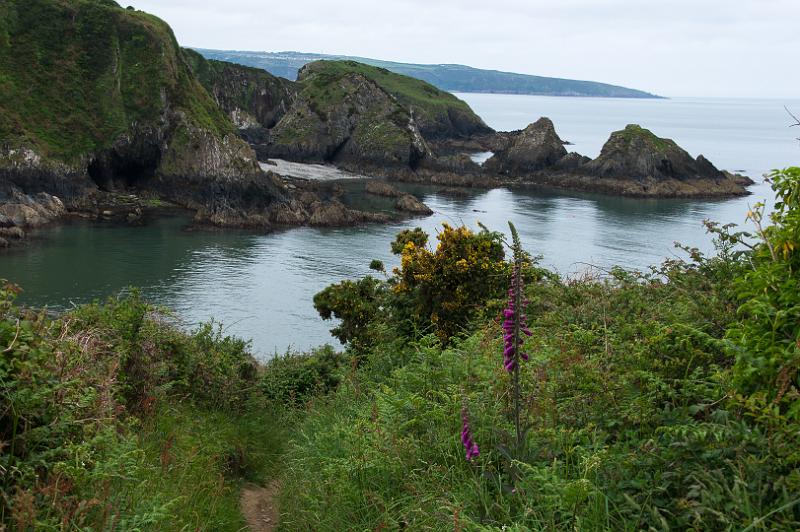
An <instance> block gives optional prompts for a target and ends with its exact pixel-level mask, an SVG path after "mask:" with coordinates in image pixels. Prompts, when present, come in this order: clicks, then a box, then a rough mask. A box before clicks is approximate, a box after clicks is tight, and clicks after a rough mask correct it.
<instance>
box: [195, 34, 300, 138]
mask: <svg viewBox="0 0 800 532" xmlns="http://www.w3.org/2000/svg"><path fill="white" fill-rule="evenodd" d="M183 53H184V55H185V57H186V59H187V61H188V62H189V65H190V66H191V67H192V71H193V72H194V74H195V76H197V79H198V80H199V81H200V83H202V84H203V87H205V89H206V90H207V91H208V93H209V94H211V96H212V97H213V98H214V100H215V101H216V102H217V104H218V105H219V106H220V107H221V108H222V110H223V111H225V113H227V114H228V117H229V118H230V119H231V121H233V123H234V124H235V125H236V126H237V127H238V128H239V129H240V130H252V129H260V128H263V129H270V128H272V127H274V126H275V124H277V123H278V121H279V120H280V119H281V118H283V116H284V115H285V114H286V111H287V110H288V109H289V107H291V105H292V102H293V101H294V99H295V97H296V95H297V87H296V84H295V83H293V82H291V81H289V80H288V79H283V78H279V77H276V76H273V75H272V74H270V73H269V72H267V71H266V70H261V69H259V68H250V67H246V66H242V65H237V64H234V63H226V62H223V61H214V60H212V59H205V58H204V57H203V56H202V55H200V54H199V53H197V52H195V51H194V50H190V49H187V48H184V49H183ZM253 134H254V132H250V135H253Z"/></svg>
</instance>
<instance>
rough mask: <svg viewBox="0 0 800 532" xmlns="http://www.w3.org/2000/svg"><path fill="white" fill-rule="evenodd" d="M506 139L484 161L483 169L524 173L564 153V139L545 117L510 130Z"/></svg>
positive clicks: (557, 159) (546, 163)
mask: <svg viewBox="0 0 800 532" xmlns="http://www.w3.org/2000/svg"><path fill="white" fill-rule="evenodd" d="M506 142H507V144H506V146H505V147H503V148H501V149H500V150H498V151H497V152H495V154H494V155H493V156H492V157H491V158H490V159H489V160H488V161H486V163H485V164H484V168H485V170H486V171H488V172H493V173H497V174H503V175H514V176H518V175H525V174H530V173H533V172H537V171H539V170H544V169H545V168H549V167H552V166H554V165H555V164H556V163H558V161H560V160H561V159H562V158H563V157H565V156H566V155H567V150H566V149H565V148H564V141H563V140H561V138H560V137H559V136H558V134H557V133H556V130H555V127H554V126H553V122H552V121H551V120H550V119H549V118H546V117H542V118H540V119H539V120H537V121H536V122H534V123H533V124H530V125H529V126H528V127H526V128H525V129H524V130H522V131H519V132H517V133H516V134H513V135H512V136H510V137H509V138H508V139H507V141H506Z"/></svg>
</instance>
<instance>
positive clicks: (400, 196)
mask: <svg viewBox="0 0 800 532" xmlns="http://www.w3.org/2000/svg"><path fill="white" fill-rule="evenodd" d="M366 190H367V192H369V193H370V194H374V195H376V196H383V197H386V198H396V199H397V201H396V202H395V208H396V209H397V210H398V211H402V212H407V213H410V214H415V215H422V216H429V215H431V214H433V211H432V210H431V209H430V207H428V206H427V205H425V204H424V203H422V202H421V201H420V200H418V199H417V198H416V197H415V196H414V195H413V194H409V193H407V192H402V191H400V190H397V189H396V188H394V187H393V186H392V185H390V184H389V183H386V182H384V181H369V182H367V185H366Z"/></svg>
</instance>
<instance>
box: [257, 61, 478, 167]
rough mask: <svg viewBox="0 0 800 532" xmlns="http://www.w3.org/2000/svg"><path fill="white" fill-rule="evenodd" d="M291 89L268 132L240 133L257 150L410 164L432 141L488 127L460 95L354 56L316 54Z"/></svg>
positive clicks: (444, 142)
mask: <svg viewBox="0 0 800 532" xmlns="http://www.w3.org/2000/svg"><path fill="white" fill-rule="evenodd" d="M297 86H298V87H299V92H298V94H297V97H296V99H295V100H294V103H293V105H292V107H291V109H290V110H289V111H287V113H286V114H285V115H284V117H283V118H282V119H281V120H280V121H279V122H278V124H277V125H276V126H275V127H274V128H273V129H272V131H271V132H270V135H269V136H268V137H265V136H264V135H254V134H251V133H248V137H247V138H248V140H249V141H250V142H251V144H252V145H253V146H254V147H255V149H256V151H257V152H258V154H259V157H260V158H262V159H264V158H267V157H279V158H285V159H291V160H295V161H303V162H321V161H324V162H334V163H337V164H351V165H353V164H363V165H365V166H369V165H379V166H380V165H384V166H391V167H397V168H402V167H406V168H417V167H418V166H419V165H420V164H422V163H424V162H425V161H429V160H431V159H434V158H435V157H434V155H433V154H434V151H433V150H432V149H431V145H432V144H433V143H435V144H436V146H437V147H442V149H443V151H444V152H446V153H447V155H452V150H448V145H449V143H451V142H452V143H463V142H469V141H470V140H471V138H472V137H473V136H480V135H488V134H491V133H493V131H492V129H491V128H489V127H488V126H486V124H485V123H484V122H483V120H481V119H480V117H478V116H477V115H476V114H475V113H474V112H473V111H472V110H471V109H470V108H469V106H468V105H467V104H466V103H464V102H463V101H461V100H459V99H458V98H456V97H455V96H453V95H452V94H449V93H447V92H443V91H440V90H439V89H436V88H435V87H433V86H431V85H429V84H428V83H425V82H423V81H420V80H417V79H413V78H409V77H407V76H402V75H399V74H393V73H391V72H389V71H388V70H385V69H382V68H378V67H372V66H368V65H364V64H361V63H356V62H354V61H319V62H315V63H309V64H308V65H306V66H304V67H303V68H302V69H301V70H300V73H299V77H298V81H297Z"/></svg>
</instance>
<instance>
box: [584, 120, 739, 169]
mask: <svg viewBox="0 0 800 532" xmlns="http://www.w3.org/2000/svg"><path fill="white" fill-rule="evenodd" d="M581 171H582V172H584V173H586V174H587V175H590V176H595V177H598V178H613V179H631V180H635V181H647V180H656V181H659V180H667V179H677V180H681V181H690V180H697V179H711V180H724V179H727V178H726V177H725V176H724V175H723V174H722V172H720V171H719V170H717V168H716V167H714V165H713V164H711V163H710V162H709V161H708V159H706V158H705V157H703V156H702V155H700V156H698V157H697V158H696V159H694V158H692V157H691V156H690V155H689V154H688V153H687V152H686V151H685V150H684V149H683V148H681V147H679V146H678V145H677V144H675V142H674V141H672V140H670V139H664V138H660V137H658V136H656V135H655V134H653V133H652V132H651V131H649V130H647V129H644V128H643V127H641V126H638V125H635V124H631V125H628V126H626V127H625V129H623V130H621V131H615V132H614V133H612V134H611V136H610V137H609V139H608V141H607V142H606V143H605V145H603V149H602V150H601V152H600V156H599V157H597V159H595V160H593V161H591V162H589V163H588V164H586V165H584V166H583V167H582V168H581Z"/></svg>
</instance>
